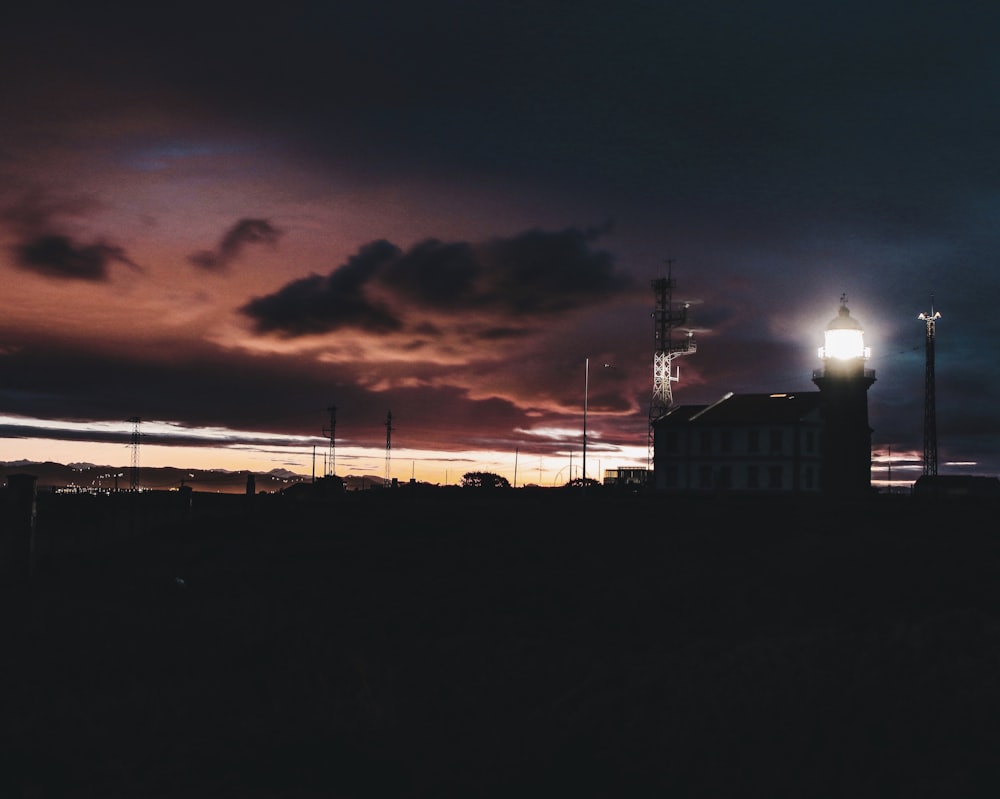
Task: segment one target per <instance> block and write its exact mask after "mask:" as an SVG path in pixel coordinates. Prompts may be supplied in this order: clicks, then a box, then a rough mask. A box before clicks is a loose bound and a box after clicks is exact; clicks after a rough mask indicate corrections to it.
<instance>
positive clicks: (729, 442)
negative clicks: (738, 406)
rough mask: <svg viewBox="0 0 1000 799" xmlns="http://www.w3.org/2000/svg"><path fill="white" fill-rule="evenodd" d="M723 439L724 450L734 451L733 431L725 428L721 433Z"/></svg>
mask: <svg viewBox="0 0 1000 799" xmlns="http://www.w3.org/2000/svg"><path fill="white" fill-rule="evenodd" d="M721 436H722V440H721V442H720V448H721V449H722V451H723V452H732V451H733V431H732V430H723V431H722V433H721Z"/></svg>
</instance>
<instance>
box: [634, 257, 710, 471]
mask: <svg viewBox="0 0 1000 799" xmlns="http://www.w3.org/2000/svg"><path fill="white" fill-rule="evenodd" d="M673 263H674V262H673V259H668V260H667V276H666V277H660V278H656V279H655V280H653V294H654V295H655V297H656V308H655V310H654V311H653V314H652V316H653V341H654V347H655V351H654V353H653V396H652V398H651V399H650V402H649V434H648V451H647V455H646V469H647V472H648V473H649V474H650V475H652V471H653V422H655V421H656V420H657V419H659V418H660V417H661V416H663V414H665V413H666V412H667V411H669V410H670V408H671V407H672V406H673V404H674V398H673V392H672V391H671V388H670V384H671V382H676V381H678V380H680V368H679V367H678V370H677V372H676V374H675V373H674V372H673V368H672V365H671V364H672V362H673V360H674V358H678V357H680V356H682V355H690V354H691V353H693V352H696V351H697V349H698V345H697V342H695V340H694V332H693V331H690V330H689V331H688V332H687V335H686V336H685V337H684V339H683V340H682V341H676V342H675V341H674V340H673V331H674V329H675V328H678V327H680V326H682V325H684V324H686V323H687V312H688V308H689V307H690V306H691V303H689V302H682V303H677V302H674V298H673V293H674V285H675V282H674V279H673V275H672V270H673Z"/></svg>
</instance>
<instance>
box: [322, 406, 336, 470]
mask: <svg viewBox="0 0 1000 799" xmlns="http://www.w3.org/2000/svg"><path fill="white" fill-rule="evenodd" d="M326 412H327V413H328V414H330V426H329V427H324V428H323V434H324V435H329V436H330V455H329V457H328V458H327V461H326V462H327V469H328V471H327V472H326V476H327V477H330V476H332V475H335V474H336V473H337V449H336V447H337V406H336V405H331V406H330V407H329V408H327V409H326Z"/></svg>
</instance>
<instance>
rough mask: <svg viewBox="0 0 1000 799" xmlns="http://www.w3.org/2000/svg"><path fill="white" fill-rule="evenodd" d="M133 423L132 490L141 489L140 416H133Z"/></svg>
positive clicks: (130, 478)
mask: <svg viewBox="0 0 1000 799" xmlns="http://www.w3.org/2000/svg"><path fill="white" fill-rule="evenodd" d="M129 421H130V422H131V423H132V470H131V472H130V475H129V487H130V488H131V489H132V491H137V490H138V489H139V422H140V421H141V420H140V419H139V417H138V416H133V417H132V418H131V419H129Z"/></svg>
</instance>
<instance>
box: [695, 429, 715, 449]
mask: <svg viewBox="0 0 1000 799" xmlns="http://www.w3.org/2000/svg"><path fill="white" fill-rule="evenodd" d="M698 446H699V447H700V448H701V453H702V454H703V455H707V454H708V453H709V452H711V451H712V432H711V431H710V430H702V431H701V435H700V436H699V437H698Z"/></svg>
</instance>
